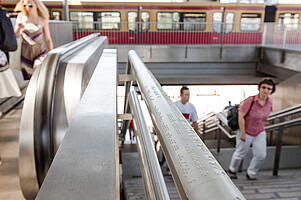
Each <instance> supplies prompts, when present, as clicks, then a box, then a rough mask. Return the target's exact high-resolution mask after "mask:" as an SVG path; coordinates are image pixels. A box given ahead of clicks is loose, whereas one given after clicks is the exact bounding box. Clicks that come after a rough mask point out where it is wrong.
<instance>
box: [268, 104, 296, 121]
mask: <svg viewBox="0 0 301 200" xmlns="http://www.w3.org/2000/svg"><path fill="white" fill-rule="evenodd" d="M298 108H301V104H298V105H295V106H291V107H288V108H285V109H282V110H279V111H277V112H273V113H271V114H270V116H269V119H268V120H270V118H273V117H274V116H276V115H280V114H282V113H286V112H288V111H292V110H295V109H298Z"/></svg>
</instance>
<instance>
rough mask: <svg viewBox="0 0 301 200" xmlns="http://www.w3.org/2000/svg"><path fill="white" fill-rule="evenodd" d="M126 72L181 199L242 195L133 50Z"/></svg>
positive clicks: (127, 88)
mask: <svg viewBox="0 0 301 200" xmlns="http://www.w3.org/2000/svg"><path fill="white" fill-rule="evenodd" d="M126 73H127V74H131V75H133V76H134V77H135V80H136V82H137V84H138V87H139V90H140V91H141V94H142V97H143V99H144V101H145V102H146V105H147V107H148V110H149V112H150V115H151V118H152V121H153V124H154V127H155V129H156V133H157V135H158V137H159V141H160V143H161V147H162V149H163V152H164V155H165V158H166V160H167V163H168V166H169V168H170V170H171V173H172V176H173V179H174V181H175V184H176V187H177V189H178V192H179V195H180V197H181V199H245V198H244V197H243V195H242V194H241V193H240V191H239V190H238V189H237V188H236V186H235V185H234V184H233V182H232V181H231V180H230V178H229V177H228V176H227V174H226V172H225V171H224V170H223V169H222V168H221V166H220V165H219V164H218V162H217V161H216V160H215V158H214V157H213V156H212V154H211V152H210V151H209V150H208V149H207V147H206V146H205V144H204V143H203V142H202V141H201V140H200V138H199V137H198V136H197V134H196V133H195V131H194V130H193V128H192V127H191V126H190V124H189V123H188V122H187V120H186V119H185V118H184V117H183V115H182V114H181V112H180V111H179V110H178V108H177V107H176V106H175V105H174V104H173V103H172V102H171V100H170V99H169V97H168V96H167V95H166V93H165V92H164V91H163V89H162V88H161V86H160V84H159V83H158V81H157V80H156V79H155V77H154V76H153V75H152V73H151V72H150V71H149V70H148V69H147V68H146V67H145V65H144V63H143V62H142V61H141V59H140V58H139V56H138V55H137V54H136V52H135V51H133V50H132V51H129V54H128V64H127V69H126ZM131 81H132V80H131ZM130 87H131V84H127V85H126V94H128V92H129V90H130ZM125 98H126V100H125V111H126V112H127V111H129V105H128V103H126V102H127V98H128V95H126V97H125ZM134 120H135V118H134ZM124 126H125V127H126V126H127V123H124ZM123 130H125V129H123ZM124 134H125V132H124Z"/></svg>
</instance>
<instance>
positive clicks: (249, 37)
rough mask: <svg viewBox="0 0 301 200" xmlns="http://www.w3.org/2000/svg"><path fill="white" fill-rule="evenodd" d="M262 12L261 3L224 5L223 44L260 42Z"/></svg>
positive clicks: (262, 6) (263, 9)
mask: <svg viewBox="0 0 301 200" xmlns="http://www.w3.org/2000/svg"><path fill="white" fill-rule="evenodd" d="M264 13H265V7H264V5H263V4H252V5H250V4H236V6H235V7H234V6H229V7H225V19H224V22H225V27H224V35H223V37H224V39H223V44H249V45H254V44H260V43H261V40H262V31H263V26H262V25H263V21H264ZM232 18H234V20H233V19H232ZM232 21H234V23H233V24H232V23H231V22H232Z"/></svg>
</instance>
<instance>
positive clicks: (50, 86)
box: [19, 34, 102, 199]
mask: <svg viewBox="0 0 301 200" xmlns="http://www.w3.org/2000/svg"><path fill="white" fill-rule="evenodd" d="M99 38H100V37H99V34H94V35H91V36H89V37H87V38H83V39H81V40H79V41H75V42H72V43H69V44H66V45H63V46H61V47H59V48H56V49H54V50H52V51H50V52H49V53H48V54H47V57H46V58H45V60H44V61H43V63H42V64H41V65H40V66H38V67H37V69H36V70H35V72H34V74H33V78H32V79H31V81H30V83H29V87H28V89H27V93H26V96H25V102H24V107H23V113H22V117H21V127H20V138H19V144H20V149H19V175H20V184H21V189H22V192H23V195H24V196H25V198H27V199H34V197H35V195H36V194H37V192H38V190H39V187H40V186H41V184H42V182H43V179H44V177H45V175H46V173H47V171H48V168H49V166H50V164H51V162H52V160H53V157H54V152H55V150H54V146H53V145H54V144H53V138H54V137H55V135H54V134H53V129H55V127H53V126H54V120H58V122H59V123H62V121H63V120H60V119H62V118H60V117H61V116H63V115H65V113H60V114H59V115H56V116H54V111H55V105H54V104H53V102H54V100H55V98H56V97H55V93H56V92H58V90H57V88H59V87H62V85H60V84H62V83H63V79H59V80H58V76H61V74H58V72H59V70H60V67H59V66H60V63H61V61H63V60H65V59H66V58H67V57H68V56H70V55H74V54H75V52H77V51H80V50H82V49H83V47H84V46H86V45H88V44H89V43H90V42H92V41H95V40H98V39H99ZM99 45H102V43H99ZM62 73H65V71H63V72H62ZM59 85H60V86H59ZM61 95H63V94H61ZM63 101H64V100H63V99H62V100H61V102H60V103H63ZM56 106H58V105H56ZM56 125H58V124H56ZM63 129H64V127H61V129H60V131H64V130H63ZM65 130H66V129H65Z"/></svg>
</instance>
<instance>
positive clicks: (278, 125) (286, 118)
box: [198, 104, 301, 175]
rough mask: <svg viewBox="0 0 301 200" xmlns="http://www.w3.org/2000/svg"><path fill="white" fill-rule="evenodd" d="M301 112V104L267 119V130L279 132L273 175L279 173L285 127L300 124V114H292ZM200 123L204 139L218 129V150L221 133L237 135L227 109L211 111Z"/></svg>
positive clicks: (229, 135)
mask: <svg viewBox="0 0 301 200" xmlns="http://www.w3.org/2000/svg"><path fill="white" fill-rule="evenodd" d="M300 113H301V104H299V105H295V106H292V107H289V108H286V109H283V110H280V111H278V112H275V113H272V114H271V115H270V117H269V118H268V120H267V124H268V125H266V126H265V129H266V131H267V132H271V134H277V141H276V145H275V146H276V151H275V158H274V168H273V175H277V174H278V170H279V162H280V154H281V147H282V146H283V145H282V138H283V134H284V129H286V128H290V127H294V126H300V125H301V117H300V116H297V117H294V118H293V119H291V117H292V116H294V115H296V114H300ZM198 123H199V128H200V133H201V135H202V138H203V140H205V138H206V137H205V134H207V133H210V132H212V131H217V134H218V135H217V138H216V139H217V140H218V141H217V152H220V140H221V133H223V134H224V135H225V136H226V137H227V138H229V139H231V138H235V137H236V135H235V132H234V131H232V130H231V129H230V128H229V127H228V120H227V117H226V112H225V111H222V112H220V113H209V114H207V115H206V116H204V117H202V118H200V119H199V120H198ZM276 131H277V132H276Z"/></svg>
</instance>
